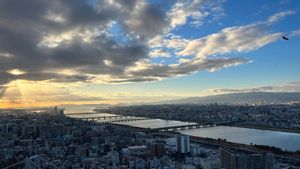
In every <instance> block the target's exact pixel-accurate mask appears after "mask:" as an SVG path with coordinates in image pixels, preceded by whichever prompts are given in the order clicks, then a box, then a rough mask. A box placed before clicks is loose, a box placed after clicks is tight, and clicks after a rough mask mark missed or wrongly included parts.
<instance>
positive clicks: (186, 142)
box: [176, 134, 190, 153]
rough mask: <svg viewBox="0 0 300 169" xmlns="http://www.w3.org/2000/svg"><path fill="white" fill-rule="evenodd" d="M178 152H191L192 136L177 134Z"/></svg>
mask: <svg viewBox="0 0 300 169" xmlns="http://www.w3.org/2000/svg"><path fill="white" fill-rule="evenodd" d="M176 143H177V144H176V145H177V147H176V148H177V152H179V153H189V152H190V136H188V135H182V134H180V135H177V137H176Z"/></svg>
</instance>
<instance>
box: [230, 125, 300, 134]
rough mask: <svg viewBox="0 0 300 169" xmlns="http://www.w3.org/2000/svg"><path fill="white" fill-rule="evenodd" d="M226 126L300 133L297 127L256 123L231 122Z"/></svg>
mask: <svg viewBox="0 0 300 169" xmlns="http://www.w3.org/2000/svg"><path fill="white" fill-rule="evenodd" d="M228 126H230V127H241V128H248V129H258V130H269V131H281V132H288V133H297V134H299V133H300V130H299V129H288V128H277V127H267V126H257V125H250V124H231V125H228Z"/></svg>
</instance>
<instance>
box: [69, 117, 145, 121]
mask: <svg viewBox="0 0 300 169" xmlns="http://www.w3.org/2000/svg"><path fill="white" fill-rule="evenodd" d="M72 118H75V119H81V120H92V121H95V120H99V121H100V120H103V121H105V120H108V121H118V122H121V121H134V120H136V119H142V120H146V119H151V118H148V117H136V116H91V117H84V116H83V117H72Z"/></svg>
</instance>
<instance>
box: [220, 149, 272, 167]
mask: <svg viewBox="0 0 300 169" xmlns="http://www.w3.org/2000/svg"><path fill="white" fill-rule="evenodd" d="M220 161H221V169H273V168H274V156H273V155H272V154H270V153H260V154H259V153H253V152H250V151H240V150H232V149H227V148H221V149H220Z"/></svg>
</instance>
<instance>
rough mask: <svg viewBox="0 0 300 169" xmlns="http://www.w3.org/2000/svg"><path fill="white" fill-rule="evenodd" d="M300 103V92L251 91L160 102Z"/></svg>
mask: <svg viewBox="0 0 300 169" xmlns="http://www.w3.org/2000/svg"><path fill="white" fill-rule="evenodd" d="M291 102H298V103H300V93H299V92H284V93H273V92H250V93H230V94H220V95H212V96H204V97H189V98H183V99H177V100H169V101H164V102H160V104H185V103H190V104H206V103H224V104H246V103H248V104H267V103H291Z"/></svg>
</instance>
